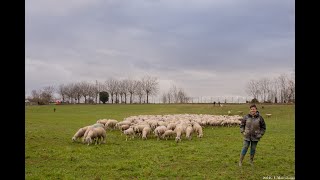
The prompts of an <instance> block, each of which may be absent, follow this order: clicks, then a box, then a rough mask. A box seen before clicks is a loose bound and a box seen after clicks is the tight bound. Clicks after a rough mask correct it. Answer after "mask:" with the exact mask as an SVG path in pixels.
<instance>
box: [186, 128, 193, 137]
mask: <svg viewBox="0 0 320 180" xmlns="http://www.w3.org/2000/svg"><path fill="white" fill-rule="evenodd" d="M192 133H193V127H192V126H191V125H189V126H188V127H187V128H186V138H188V139H189V140H191V138H192Z"/></svg>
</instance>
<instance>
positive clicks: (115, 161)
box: [25, 104, 295, 180]
mask: <svg viewBox="0 0 320 180" xmlns="http://www.w3.org/2000/svg"><path fill="white" fill-rule="evenodd" d="M54 107H55V108H56V109H57V111H56V112H53V108H54ZM259 107H261V105H259V106H258V108H259ZM264 107H265V108H264V109H261V108H259V109H258V110H259V111H260V113H261V114H262V115H264V114H266V113H272V117H271V118H267V117H265V116H263V117H264V119H265V122H266V125H267V130H266V134H265V135H264V137H263V138H262V139H261V141H260V142H259V143H258V146H257V150H256V157H255V165H254V167H251V166H250V164H249V154H247V155H246V157H245V159H244V163H243V166H242V167H239V166H238V161H239V154H240V151H241V148H242V141H243V140H242V137H241V134H240V130H239V127H214V128H212V127H206V128H204V137H203V138H202V139H199V138H197V137H195V136H193V139H192V140H191V141H189V140H186V139H185V138H184V137H183V139H182V142H181V143H176V142H175V141H174V140H173V139H171V140H167V141H166V140H160V141H157V140H156V139H155V138H154V137H151V138H149V139H147V140H142V139H138V138H135V139H133V140H128V141H125V136H124V135H122V136H121V135H120V131H118V130H114V131H107V143H106V144H101V145H91V146H87V145H84V144H81V143H74V142H72V141H71V138H72V136H73V134H74V133H75V132H76V131H77V130H78V129H79V128H80V127H83V126H86V125H90V124H94V123H95V122H96V121H97V119H101V118H111V119H116V120H118V121H122V120H123V118H125V117H128V116H132V115H144V114H184V113H189V114H191V113H192V114H216V115H218V114H227V112H228V110H232V112H237V111H244V112H248V110H249V105H248V104H247V105H227V106H225V107H218V106H215V107H213V105H208V104H187V105H159V104H150V105H60V106H59V105H48V106H27V107H26V109H25V112H26V120H25V127H26V136H25V170H26V174H25V177H26V179H41V180H42V179H88V180H89V179H263V177H267V176H271V177H272V178H273V176H281V177H291V178H292V177H294V176H295V117H294V114H295V110H294V108H295V107H294V105H264ZM248 153H249V152H248Z"/></svg>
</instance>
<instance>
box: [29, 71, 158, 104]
mask: <svg viewBox="0 0 320 180" xmlns="http://www.w3.org/2000/svg"><path fill="white" fill-rule="evenodd" d="M103 91H105V92H108V94H109V95H108V96H109V97H110V101H111V103H127V100H128V98H129V102H130V103H133V98H134V96H136V97H137V98H138V99H139V103H142V100H143V99H144V97H145V99H146V103H149V97H150V96H151V95H155V94H157V93H158V91H159V82H158V79H157V78H156V77H152V76H144V77H143V78H142V79H140V80H133V79H124V80H117V79H114V78H110V79H108V80H106V81H105V82H104V83H98V82H97V81H96V83H90V82H86V81H82V82H77V83H69V84H60V85H59V86H58V87H57V88H55V87H53V86H48V87H44V88H43V89H40V90H32V92H31V97H29V98H28V99H29V100H30V101H31V102H38V103H40V104H48V103H49V102H51V101H53V99H54V93H55V92H56V93H57V94H59V95H60V97H61V99H62V101H63V102H68V103H80V99H84V103H93V102H96V103H98V102H100V98H98V97H99V93H100V92H103Z"/></svg>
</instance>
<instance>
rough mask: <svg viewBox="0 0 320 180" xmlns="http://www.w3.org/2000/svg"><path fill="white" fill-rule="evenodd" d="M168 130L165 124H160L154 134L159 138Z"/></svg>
mask: <svg viewBox="0 0 320 180" xmlns="http://www.w3.org/2000/svg"><path fill="white" fill-rule="evenodd" d="M166 130H167V128H166V127H165V126H158V127H157V128H156V129H155V130H154V135H155V136H156V137H157V139H158V140H159V139H160V137H161V136H162V134H163V133H164V132H165V131H166Z"/></svg>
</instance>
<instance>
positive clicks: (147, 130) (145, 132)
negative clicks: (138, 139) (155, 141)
mask: <svg viewBox="0 0 320 180" xmlns="http://www.w3.org/2000/svg"><path fill="white" fill-rule="evenodd" d="M150 133H151V128H150V127H149V126H145V127H144V128H143V130H142V139H147V135H148V134H150Z"/></svg>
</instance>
